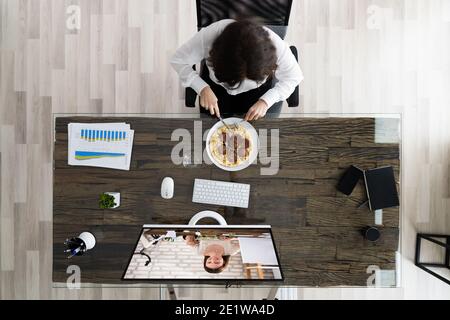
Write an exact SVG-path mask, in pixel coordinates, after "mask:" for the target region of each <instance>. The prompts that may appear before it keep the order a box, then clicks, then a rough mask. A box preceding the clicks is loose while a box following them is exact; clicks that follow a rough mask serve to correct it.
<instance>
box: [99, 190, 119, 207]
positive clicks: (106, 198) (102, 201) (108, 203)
mask: <svg viewBox="0 0 450 320" xmlns="http://www.w3.org/2000/svg"><path fill="white" fill-rule="evenodd" d="M98 204H99V206H100V208H101V209H114V208H117V207H118V206H119V205H120V193H119V192H104V193H102V194H101V195H100V198H99V200H98Z"/></svg>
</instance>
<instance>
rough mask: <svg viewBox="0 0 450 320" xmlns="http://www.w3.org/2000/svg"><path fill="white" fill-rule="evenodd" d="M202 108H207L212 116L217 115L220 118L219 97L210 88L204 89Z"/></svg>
mask: <svg viewBox="0 0 450 320" xmlns="http://www.w3.org/2000/svg"><path fill="white" fill-rule="evenodd" d="M200 106H201V107H203V108H205V109H206V110H208V111H209V113H211V115H212V116H213V115H216V116H217V117H220V110H219V105H218V104H217V97H216V95H215V94H214V92H213V91H212V89H211V87H210V86H207V87H205V88H203V89H202V91H201V92H200Z"/></svg>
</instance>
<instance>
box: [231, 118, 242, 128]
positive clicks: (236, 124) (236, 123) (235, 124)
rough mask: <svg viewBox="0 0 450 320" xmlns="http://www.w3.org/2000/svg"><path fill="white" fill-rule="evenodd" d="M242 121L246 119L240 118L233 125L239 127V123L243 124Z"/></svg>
mask: <svg viewBox="0 0 450 320" xmlns="http://www.w3.org/2000/svg"><path fill="white" fill-rule="evenodd" d="M242 122H244V119H241V120H239V121H238V122H235V123H233V127H234V128H235V129H237V128H239V127H238V125H239V124H241V123H242Z"/></svg>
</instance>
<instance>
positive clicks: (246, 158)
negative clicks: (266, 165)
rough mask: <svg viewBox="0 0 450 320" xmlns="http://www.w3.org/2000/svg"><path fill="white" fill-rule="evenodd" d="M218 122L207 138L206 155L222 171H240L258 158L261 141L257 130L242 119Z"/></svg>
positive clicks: (227, 119) (228, 119)
mask: <svg viewBox="0 0 450 320" xmlns="http://www.w3.org/2000/svg"><path fill="white" fill-rule="evenodd" d="M223 121H224V122H225V123H226V124H227V126H228V127H229V128H227V126H225V125H224V124H223V123H222V122H221V121H219V122H217V123H216V124H215V125H214V126H213V127H212V128H211V129H210V130H209V132H208V135H207V137H206V153H207V154H208V157H209V158H210V159H211V162H212V163H214V164H215V165H216V166H217V167H219V168H220V169H223V170H226V171H239V170H242V169H245V168H247V167H248V166H249V165H251V164H252V163H253V161H255V160H256V158H257V157H258V148H259V140H258V133H257V132H256V130H255V128H254V127H253V126H252V125H251V124H250V123H248V122H247V121H244V120H242V119H240V118H226V119H223Z"/></svg>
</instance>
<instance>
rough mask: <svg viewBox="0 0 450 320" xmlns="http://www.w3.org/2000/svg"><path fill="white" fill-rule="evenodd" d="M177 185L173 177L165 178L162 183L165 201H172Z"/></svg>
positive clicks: (162, 194)
mask: <svg viewBox="0 0 450 320" xmlns="http://www.w3.org/2000/svg"><path fill="white" fill-rule="evenodd" d="M174 187H175V183H174V182H173V179H172V178H171V177H165V178H164V179H163V181H162V183H161V197H163V198H164V199H172V197H173V189H174Z"/></svg>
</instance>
